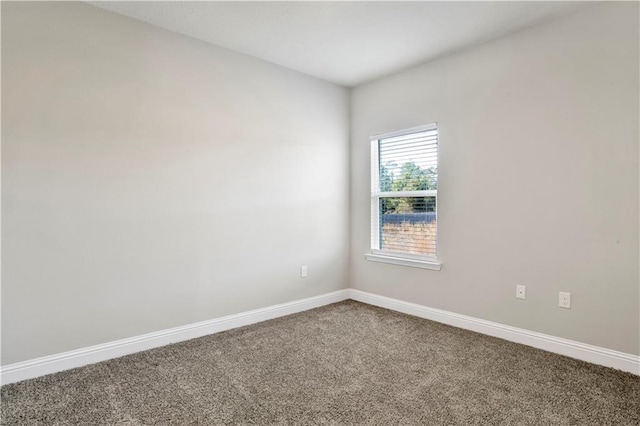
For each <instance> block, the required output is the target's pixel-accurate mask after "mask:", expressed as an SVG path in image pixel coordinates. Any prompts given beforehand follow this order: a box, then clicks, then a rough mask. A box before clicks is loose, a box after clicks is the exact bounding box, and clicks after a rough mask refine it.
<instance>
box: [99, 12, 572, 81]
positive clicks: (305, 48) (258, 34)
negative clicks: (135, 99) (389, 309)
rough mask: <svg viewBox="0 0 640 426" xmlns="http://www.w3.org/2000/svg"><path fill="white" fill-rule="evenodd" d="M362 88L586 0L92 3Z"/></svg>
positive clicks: (551, 15) (532, 22)
mask: <svg viewBox="0 0 640 426" xmlns="http://www.w3.org/2000/svg"><path fill="white" fill-rule="evenodd" d="M89 3H91V4H93V5H95V6H98V7H101V8H103V9H107V10H111V11H114V12H117V13H120V14H123V15H126V16H129V17H132V18H135V19H138V20H140V21H144V22H148V23H151V24H154V25H157V26H159V27H162V28H166V29H169V30H172V31H175V32H178V33H181V34H185V35H188V36H191V37H194V38H197V39H200V40H204V41H207V42H210V43H213V44H216V45H219V46H222V47H225V48H228V49H232V50H235V51H238V52H241V53H245V54H248V55H252V56H255V57H258V58H261V59H264V60H267V61H269V62H273V63H275V64H278V65H282V66H284V67H287V68H290V69H293V70H296V71H300V72H302V73H305V74H309V75H312V76H315V77H318V78H321V79H324V80H328V81H331V82H334V83H337V84H340V85H344V86H355V85H359V84H362V83H364V82H367V81H370V80H373V79H375V78H378V77H381V76H383V75H387V74H390V73H393V72H396V71H399V70H401V69H404V68H407V67H410V66H412V65H417V64H419V63H422V62H426V61H428V60H430V59H433V58H435V57H438V56H441V55H444V54H447V53H448V52H451V51H454V50H457V49H460V48H463V47H466V46H469V45H473V44H477V43H479V42H482V41H485V40H488V39H491V38H495V37H498V36H501V35H504V34H506V33H509V32H512V31H515V30H518V29H521V28H524V27H526V26H530V25H532V24H535V23H538V22H541V21H543V20H547V19H550V18H553V17H555V16H558V15H561V14H565V13H569V12H571V11H573V10H575V9H577V8H579V7H583V6H584V3H582V2H515V1H514V2H511V1H509V2H506V1H496V2H405V1H402V2H400V1H398V2H349V1H342V2H294V1H290V2H267V1H258V2H253V1H252V2H245V1H236V2H217V1H213V2H196V1H173V2H155V1H139V2H133V1H131V2H130V1H115V2H89Z"/></svg>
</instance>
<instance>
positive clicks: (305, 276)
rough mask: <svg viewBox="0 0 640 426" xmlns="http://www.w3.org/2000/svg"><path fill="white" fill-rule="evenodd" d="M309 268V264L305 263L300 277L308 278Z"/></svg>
mask: <svg viewBox="0 0 640 426" xmlns="http://www.w3.org/2000/svg"><path fill="white" fill-rule="evenodd" d="M307 274H308V270H307V265H303V266H301V267H300V278H307Z"/></svg>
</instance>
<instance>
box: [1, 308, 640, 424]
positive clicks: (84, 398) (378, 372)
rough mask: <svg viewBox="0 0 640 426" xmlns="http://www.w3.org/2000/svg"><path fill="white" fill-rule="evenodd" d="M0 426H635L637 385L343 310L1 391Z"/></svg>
mask: <svg viewBox="0 0 640 426" xmlns="http://www.w3.org/2000/svg"><path fill="white" fill-rule="evenodd" d="M1 392H2V395H1V396H2V404H1V406H2V414H1V420H0V424H2V425H31V424H42V425H68V424H78V425H102V424H129V425H149V424H156V425H165V424H167V425H169V424H175V425H193V424H203V425H214V424H260V425H269V424H314V425H330V424H370V425H412V424H413V425H429V424H438V425H441V424H442V425H444V424H446V425H473V424H508V425H526V424H531V425H534V424H535V425H555V424H557V425H565V424H566V425H569V424H572V425H605V424H615V425H632V424H635V425H638V424H640V378H639V377H638V376H634V375H632V374H628V373H623V372H620V371H617V370H612V369H609V368H605V367H599V366H595V365H591V364H587V363H584V362H581V361H577V360H574V359H570V358H565V357H562V356H559V355H555V354H552V353H548V352H544V351H541V350H537V349H533V348H530V347H526V346H522V345H518V344H514V343H510V342H506V341H504V340H500V339H496V338H492V337H488V336H484V335H481V334H477V333H473V332H469V331H465V330H461V329H457V328H453V327H449V326H446V325H442V324H438V323H435V322H431V321H427V320H423V319H419V318H415V317H411V316H407V315H403V314H399V313H394V312H391V311H388V310H384V309H380V308H376V307H372V306H368V305H364V304H361V303H357V302H353V301H346V302H341V303H337V304H334V305H329V306H326V307H322V308H318V309H314V310H311V311H307V312H303V313H300V314H296V315H291V316H288V317H284V318H279V319H275V320H271V321H267V322H263V323H260V324H255V325H251V326H248V327H243V328H239V329H235V330H231V331H227V332H223V333H219V334H215V335H211V336H207V337H203V338H199V339H194V340H190V341H188V342H183V343H178V344H174V345H170V346H165V347H162V348H158V349H153V350H150V351H146V352H141V353H138V354H134V355H130V356H126V357H123V358H119V359H115V360H111V361H106V362H102V363H99V364H95V365H90V366H87V367H82V368H77V369H74V370H69V371H65V372H61V373H57V374H53V375H50V376H46V377H42V378H38V379H33V380H27V381H24V382H20V383H15V384H10V385H6V386H3V387H2V389H1Z"/></svg>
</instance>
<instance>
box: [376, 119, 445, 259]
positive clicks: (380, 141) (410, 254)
mask: <svg viewBox="0 0 640 426" xmlns="http://www.w3.org/2000/svg"><path fill="white" fill-rule="evenodd" d="M437 198H438V129H437V126H436V124H430V125H427V126H421V127H415V128H412V129H407V130H403V131H399V132H393V133H387V134H384V135H376V136H373V137H372V138H371V254H367V255H366V257H367V259H369V260H373V261H379V262H387V263H395V264H401V265H406V266H415V267H420V268H426V269H438V270H439V269H440V262H439V261H438V260H437V216H436V206H437Z"/></svg>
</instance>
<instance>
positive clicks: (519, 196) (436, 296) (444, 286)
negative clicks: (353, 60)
mask: <svg viewBox="0 0 640 426" xmlns="http://www.w3.org/2000/svg"><path fill="white" fill-rule="evenodd" d="M638 93H639V87H638V4H637V3H636V4H634V3H615V4H610V3H609V4H604V5H597V6H592V7H588V8H585V9H584V10H582V11H579V12H578V13H576V14H574V15H571V16H567V17H564V18H559V19H557V20H554V21H550V22H547V23H546V24H544V25H541V26H538V27H535V28H531V29H528V30H525V31H521V32H519V33H516V34H513V35H511V36H509V37H506V38H502V39H500V40H496V41H493V42H489V43H486V44H483V45H480V46H476V47H474V48H472V49H468V50H465V51H461V52H458V53H456V54H453V55H450V56H448V57H445V58H441V59H439V60H436V61H433V62H431V63H428V64H425V65H422V66H420V67H416V68H413V69H410V70H407V71H405V72H402V73H398V74H395V75H393V76H390V77H387V78H384V79H381V80H378V81H376V82H373V83H370V84H367V85H364V86H360V87H357V88H355V89H354V91H353V94H352V110H351V113H352V141H351V143H352V148H351V191H352V195H351V202H352V204H351V223H352V226H351V229H352V233H351V237H352V238H351V259H352V260H351V278H350V280H351V286H352V287H354V288H356V289H360V290H364V291H368V292H372V293H375V294H380V295H383V296H389V297H393V298H397V299H401V300H405V301H410V302H414V303H418V304H422V305H426V306H430V307H434V308H440V309H445V310H448V311H452V312H457V313H461V314H465V315H470V316H473V317H476V318H481V319H486V320H491V321H495V322H499V323H502V324H506V325H512V326H516V327H520V328H524V329H528V330H533V331H538V332H542V333H546V334H550V335H554V336H559V337H563V338H568V339H572V340H576V341H579V342H584V343H589V344H593V345H597V346H602V347H606V348H610V349H614V350H618V351H622V352H626V353H630V354H639V353H640V344H639V337H640V328H639V325H640V320H639V313H638V311H639V300H640V299H639V276H638V258H639V253H638V244H639V241H638V213H639V212H638V201H639V200H638V192H639V188H638V154H639V153H638V140H639V131H638V117H639V108H638ZM431 122H437V123H438V126H439V134H440V157H439V158H440V163H439V165H440V167H439V178H440V181H439V194H438V197H439V198H438V221H439V222H438V232H439V236H438V238H439V257H440V259H441V261H442V263H443V265H442V270H441V271H430V270H422V269H415V268H408V267H402V266H395V265H389V264H381V263H374V262H368V261H367V260H365V258H364V254H365V253H367V252H368V250H369V247H370V246H369V238H370V237H369V235H370V230H369V223H370V219H369V216H370V213H369V211H370V210H369V203H370V197H369V194H370V182H369V179H370V160H369V152H370V145H369V135H371V134H379V133H384V132H389V131H395V130H400V129H404V128H409V127H413V126H418V125H422V124H427V123H431ZM517 284H523V285H526V287H527V298H526V299H525V300H518V299H516V298H515V290H516V285H517ZM559 291H568V292H571V295H572V307H571V309H561V308H559V307H558V292H559Z"/></svg>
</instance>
